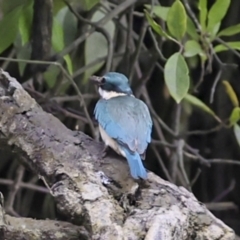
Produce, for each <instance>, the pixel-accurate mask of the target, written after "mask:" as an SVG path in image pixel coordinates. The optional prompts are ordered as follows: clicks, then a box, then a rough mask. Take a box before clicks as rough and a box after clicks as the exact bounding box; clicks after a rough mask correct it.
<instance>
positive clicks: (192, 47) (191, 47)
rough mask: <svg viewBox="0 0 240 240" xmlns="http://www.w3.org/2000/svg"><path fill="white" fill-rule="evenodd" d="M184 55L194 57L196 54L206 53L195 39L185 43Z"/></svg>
mask: <svg viewBox="0 0 240 240" xmlns="http://www.w3.org/2000/svg"><path fill="white" fill-rule="evenodd" d="M184 50H185V51H184V56H185V57H193V56H195V55H198V54H199V55H202V54H204V52H203V50H202V48H201V46H200V44H199V43H198V42H197V41H195V40H189V41H187V42H186V43H185V47H184Z"/></svg>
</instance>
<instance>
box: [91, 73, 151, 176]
mask: <svg viewBox="0 0 240 240" xmlns="http://www.w3.org/2000/svg"><path fill="white" fill-rule="evenodd" d="M90 80H92V81H93V82H94V83H95V84H97V86H98V92H99V94H100V96H101V98H100V100H99V101H98V102H97V104H96V106H95V109H94V115H95V119H96V120H97V121H98V124H99V132H100V135H101V138H102V140H103V142H104V143H105V147H104V149H103V155H105V154H106V150H107V148H108V147H110V148H112V149H113V150H114V151H115V152H117V153H118V154H119V155H122V156H123V157H125V158H126V159H127V162H128V165H129V167H130V173H131V175H132V177H133V178H135V179H139V178H141V179H146V178H147V172H146V169H145V168H144V166H143V163H142V160H144V159H145V154H146V149H147V146H148V144H149V143H150V142H151V132H152V119H151V116H150V113H149V110H148V107H147V105H146V104H145V103H144V102H143V101H141V100H140V99H137V98H135V96H134V95H133V92H132V89H131V88H130V86H129V81H128V78H127V77H126V76H125V75H123V74H121V73H117V72H109V73H106V74H105V75H104V76H101V77H99V76H92V77H90Z"/></svg>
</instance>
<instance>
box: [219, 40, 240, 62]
mask: <svg viewBox="0 0 240 240" xmlns="http://www.w3.org/2000/svg"><path fill="white" fill-rule="evenodd" d="M215 41H216V42H219V43H221V44H222V45H223V46H225V47H226V48H228V49H229V50H231V52H233V53H234V54H235V55H236V56H237V57H238V58H240V53H239V52H238V51H236V50H235V49H233V48H231V47H230V46H229V45H228V44H227V43H226V42H224V41H223V40H222V39H221V38H216V39H215Z"/></svg>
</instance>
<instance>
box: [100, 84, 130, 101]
mask: <svg viewBox="0 0 240 240" xmlns="http://www.w3.org/2000/svg"><path fill="white" fill-rule="evenodd" d="M98 92H99V94H100V95H101V97H102V98H104V99H110V98H114V97H119V96H126V95H127V94H126V93H118V92H114V91H106V90H103V89H102V88H101V87H99V88H98Z"/></svg>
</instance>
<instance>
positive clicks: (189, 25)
mask: <svg viewBox="0 0 240 240" xmlns="http://www.w3.org/2000/svg"><path fill="white" fill-rule="evenodd" d="M187 34H188V35H189V36H190V37H191V38H192V39H194V40H198V39H199V35H198V33H197V31H196V27H195V25H194V23H193V21H192V20H191V18H189V17H187Z"/></svg>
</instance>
